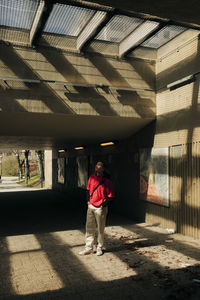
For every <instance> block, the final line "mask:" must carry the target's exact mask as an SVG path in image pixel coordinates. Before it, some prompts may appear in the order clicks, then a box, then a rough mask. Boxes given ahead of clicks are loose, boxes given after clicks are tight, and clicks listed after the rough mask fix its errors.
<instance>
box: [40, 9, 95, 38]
mask: <svg viewBox="0 0 200 300" xmlns="http://www.w3.org/2000/svg"><path fill="white" fill-rule="evenodd" d="M94 13H95V10H92V9H87V8H82V7H75V6H70V5H62V4H55V5H54V7H53V10H52V12H51V14H50V16H49V19H48V21H47V24H46V26H45V28H44V32H47V33H54V34H60V35H68V36H75V37H76V36H78V35H79V33H80V32H81V30H82V29H83V28H84V26H85V25H86V24H87V22H88V21H89V20H90V19H91V17H92V16H93V15H94Z"/></svg>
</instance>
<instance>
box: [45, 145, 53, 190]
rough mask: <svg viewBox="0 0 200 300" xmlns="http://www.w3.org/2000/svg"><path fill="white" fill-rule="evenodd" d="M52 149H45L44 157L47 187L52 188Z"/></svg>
mask: <svg viewBox="0 0 200 300" xmlns="http://www.w3.org/2000/svg"><path fill="white" fill-rule="evenodd" d="M52 156H53V155H52V150H45V152H44V157H45V168H44V175H45V188H46V189H52V169H53V167H52V166H53V164H52V159H53V157H52Z"/></svg>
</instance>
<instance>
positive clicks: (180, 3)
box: [81, 0, 200, 27]
mask: <svg viewBox="0 0 200 300" xmlns="http://www.w3.org/2000/svg"><path fill="white" fill-rule="evenodd" d="M81 2H84V1H81ZM87 2H92V3H94V1H90V0H89V1H87ZM95 2H96V3H98V4H101V5H106V6H111V7H116V8H118V9H122V10H128V11H131V12H135V13H139V14H148V15H151V16H157V17H159V18H165V19H170V20H172V21H176V22H181V23H185V24H188V25H191V26H193V25H196V26H197V27H200V18H199V13H200V5H199V1H198V0H190V1H188V0H164V1H158V0H151V1H149V0H140V1H133V0H126V1H123V0H95Z"/></svg>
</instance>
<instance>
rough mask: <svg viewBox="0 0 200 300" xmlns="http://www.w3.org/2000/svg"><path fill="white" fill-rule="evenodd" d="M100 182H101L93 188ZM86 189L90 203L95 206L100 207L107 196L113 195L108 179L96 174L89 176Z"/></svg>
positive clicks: (105, 201) (104, 202) (111, 196)
mask: <svg viewBox="0 0 200 300" xmlns="http://www.w3.org/2000/svg"><path fill="white" fill-rule="evenodd" d="M100 182H103V183H102V184H100V185H99V186H98V188H97V189H96V190H94V189H95V187H96V186H97V185H98V184H99V183H100ZM87 189H88V191H89V194H90V203H91V204H92V205H93V206H96V207H100V206H101V205H102V204H103V205H102V206H105V204H106V203H107V200H108V198H113V197H114V190H113V185H112V182H111V181H110V179H108V178H106V177H100V176H97V175H96V174H92V175H91V176H90V178H89V180H88V186H87Z"/></svg>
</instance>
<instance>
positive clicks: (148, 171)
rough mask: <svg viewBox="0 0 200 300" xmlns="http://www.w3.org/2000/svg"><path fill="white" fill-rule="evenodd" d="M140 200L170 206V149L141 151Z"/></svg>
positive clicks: (145, 149) (146, 149)
mask: <svg viewBox="0 0 200 300" xmlns="http://www.w3.org/2000/svg"><path fill="white" fill-rule="evenodd" d="M140 199H141V200H145V201H149V202H153V203H157V204H160V205H164V206H169V149H168V148H144V149H140Z"/></svg>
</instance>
